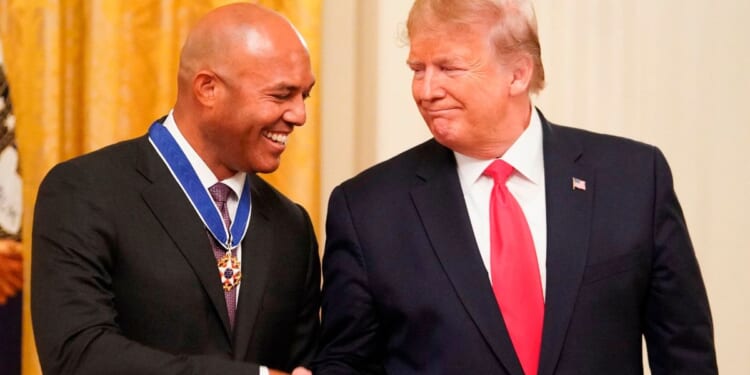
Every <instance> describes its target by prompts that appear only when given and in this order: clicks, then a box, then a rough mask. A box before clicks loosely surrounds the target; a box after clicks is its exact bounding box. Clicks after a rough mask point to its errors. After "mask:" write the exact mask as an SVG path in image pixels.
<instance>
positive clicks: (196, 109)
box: [31, 4, 320, 375]
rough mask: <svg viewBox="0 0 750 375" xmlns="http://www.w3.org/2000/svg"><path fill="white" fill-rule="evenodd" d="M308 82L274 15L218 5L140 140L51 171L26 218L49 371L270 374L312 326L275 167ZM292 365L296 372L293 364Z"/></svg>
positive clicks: (314, 301)
mask: <svg viewBox="0 0 750 375" xmlns="http://www.w3.org/2000/svg"><path fill="white" fill-rule="evenodd" d="M314 82H315V79H314V77H313V74H312V70H311V65H310V57H309V53H308V51H307V49H306V46H305V43H304V41H303V40H302V39H301V37H300V35H299V33H298V32H297V31H296V30H295V29H294V27H293V26H292V25H291V24H290V23H289V22H288V21H287V20H286V19H285V18H283V17H282V16H281V15H279V14H277V13H275V12H273V11H271V10H268V9H265V8H263V7H260V6H257V5H251V4H233V5H229V6H225V7H221V8H217V9H215V10H213V11H212V12H210V13H209V14H207V15H206V16H205V17H204V18H202V19H201V20H200V21H199V22H198V23H197V24H196V25H195V27H194V28H193V29H192V30H191V32H190V33H189V35H188V38H187V40H186V42H185V45H184V46H183V49H182V54H181V58H180V67H179V77H178V95H177V101H176V103H175V105H174V109H173V111H170V112H169V114H168V115H167V116H166V117H164V118H162V119H160V120H158V121H156V122H155V123H154V124H152V125H151V127H150V128H149V132H148V134H147V135H144V136H142V137H140V138H136V139H133V140H129V141H125V142H121V143H118V144H115V145H112V146H109V147H106V148H104V149H102V150H98V151H95V152H92V153H90V154H87V155H84V156H81V157H78V158H75V159H72V160H70V161H67V162H64V163H61V164H59V165H57V166H56V167H54V168H53V169H52V170H51V171H50V172H49V174H48V175H47V177H46V178H45V179H44V181H43V183H42V185H41V187H40V189H39V195H38V198H37V202H36V211H35V217H34V227H33V252H34V257H33V259H32V273H33V275H34V276H33V281H32V288H31V293H32V295H31V299H32V301H31V304H32V318H33V324H34V333H35V338H36V343H37V348H38V350H39V359H40V362H41V365H42V369H43V370H44V372H45V373H47V374H76V375H81V374H96V375H101V374H107V375H113V374H159V375H165V374H259V373H260V374H267V373H270V374H279V373H282V372H290V371H292V370H293V369H295V367H297V366H304V365H305V364H307V363H308V361H309V360H310V357H311V355H312V354H313V353H314V351H315V346H316V336H317V333H318V328H319V322H318V307H319V282H320V271H319V262H320V261H319V258H318V249H317V241H316V238H315V234H314V232H313V228H312V225H311V222H310V219H309V217H308V214H307V212H306V211H305V210H304V208H302V207H301V206H299V205H297V204H295V203H293V202H291V201H290V200H289V199H287V198H286V197H284V196H283V195H282V194H281V193H279V192H278V191H276V190H275V189H274V188H273V187H271V186H270V185H268V184H267V183H266V182H264V181H263V180H262V179H261V178H259V177H258V176H256V173H267V172H272V171H274V170H276V169H277V168H278V166H279V161H280V157H281V154H282V153H283V151H284V150H285V148H286V143H287V140H288V139H289V137H290V135H291V133H292V131H293V130H294V128H295V127H297V126H302V125H303V124H304V123H305V116H306V114H305V104H304V100H305V98H307V97H308V95H309V93H310V90H311V89H312V87H313V84H314ZM299 371H302V369H298V372H299Z"/></svg>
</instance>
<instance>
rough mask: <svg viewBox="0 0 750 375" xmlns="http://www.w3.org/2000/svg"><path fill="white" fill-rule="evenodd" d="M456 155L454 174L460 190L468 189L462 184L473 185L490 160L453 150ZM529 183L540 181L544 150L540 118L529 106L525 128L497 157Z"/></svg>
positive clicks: (542, 176)
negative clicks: (528, 116)
mask: <svg viewBox="0 0 750 375" xmlns="http://www.w3.org/2000/svg"><path fill="white" fill-rule="evenodd" d="M453 153H454V155H455V156H456V164H457V165H458V174H459V179H460V181H461V185H462V186H461V187H462V188H463V191H468V189H467V188H468V187H467V186H464V185H465V184H469V185H470V184H473V183H474V182H476V181H477V180H478V179H479V177H481V176H482V173H483V172H484V170H485V169H486V168H487V166H489V165H490V163H492V161H493V160H494V159H489V160H481V159H475V158H472V157H470V156H466V155H463V154H460V153H458V152H455V151H454V152H453ZM500 158H501V159H503V160H505V161H506V162H507V163H508V164H510V165H512V166H513V168H515V169H516V171H518V173H517V174H520V175H521V176H523V177H524V178H525V179H527V180H529V181H530V182H532V183H533V184H537V185H538V184H539V183H541V182H542V181H544V152H543V146H542V121H541V119H540V118H539V113H537V111H536V108H533V107H532V109H531V118H530V119H529V125H528V126H527V127H526V130H524V131H523V133H521V135H520V136H519V137H518V139H516V141H515V142H513V144H512V145H511V146H510V148H509V149H508V150H507V151H506V152H505V154H503V155H502V157H500Z"/></svg>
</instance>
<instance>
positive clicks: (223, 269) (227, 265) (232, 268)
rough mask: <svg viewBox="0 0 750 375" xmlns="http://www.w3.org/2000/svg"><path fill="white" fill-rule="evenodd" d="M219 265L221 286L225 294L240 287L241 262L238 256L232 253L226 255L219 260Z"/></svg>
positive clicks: (228, 252)
mask: <svg viewBox="0 0 750 375" xmlns="http://www.w3.org/2000/svg"><path fill="white" fill-rule="evenodd" d="M217 265H218V266H219V275H220V276H221V285H222V286H223V287H224V291H225V292H228V291H230V290H232V288H234V287H236V286H237V285H240V279H242V272H241V271H240V270H241V268H240V266H241V265H240V261H239V260H237V257H236V256H234V255H232V252H231V251H227V252H226V253H224V255H223V256H222V257H221V258H219V261H218V262H217Z"/></svg>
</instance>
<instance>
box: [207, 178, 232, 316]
mask: <svg viewBox="0 0 750 375" xmlns="http://www.w3.org/2000/svg"><path fill="white" fill-rule="evenodd" d="M208 192H209V193H210V194H211V198H213V200H214V202H216V207H217V208H218V209H219V212H221V218H222V219H224V225H225V226H226V227H227V228H229V224H230V223H231V220H230V218H229V210H228V209H227V199H228V198H229V194H230V193H231V192H232V190H231V188H230V187H229V186H227V185H225V184H223V183H221V182H217V183H215V184H213V185H211V187H209V188H208ZM208 237H209V239H210V240H211V248H212V249H213V251H214V257H215V258H216V260H218V259H219V258H221V257H222V256H224V253H226V250H225V249H224V248H223V247H221V245H219V244H218V243H217V242H216V240H215V239H214V238H213V237H212V236H211V234H210V233H209V234H208ZM232 254H233V255H235V256H236V254H237V249H233V250H232ZM236 299H237V288H232V289H231V290H229V291H228V292H227V291H225V292H224V300H225V301H226V303H227V313H228V314H229V326H230V327H234V313H235V310H237V302H236Z"/></svg>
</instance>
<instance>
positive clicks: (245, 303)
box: [233, 175, 275, 360]
mask: <svg viewBox="0 0 750 375" xmlns="http://www.w3.org/2000/svg"><path fill="white" fill-rule="evenodd" d="M259 180H260V178H259V177H257V176H254V175H253V176H251V177H250V189H251V190H250V192H251V198H252V212H251V216H250V227H249V228H248V230H247V234H246V235H245V238H244V240H243V241H242V286H241V288H240V296H239V300H238V303H237V313H236V315H235V316H236V317H237V318H236V321H235V327H234V344H233V347H234V358H235V359H238V360H239V359H244V358H245V357H246V353H247V350H248V347H249V345H250V341H251V339H252V335H253V327H254V325H255V322H256V320H257V318H258V313H259V312H260V310H261V302H262V300H263V292H264V291H265V289H266V288H265V285H266V282H267V280H268V277H269V269H270V267H269V264H270V262H271V256H272V255H273V251H272V250H273V246H274V244H273V239H274V227H273V222H272V221H271V217H272V215H271V207H272V205H273V202H272V200H274V199H275V197H273V196H271V195H270V194H267V193H265V194H264V193H263V192H262V191H261V189H259V186H260V185H262V182H261V181H259Z"/></svg>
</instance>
